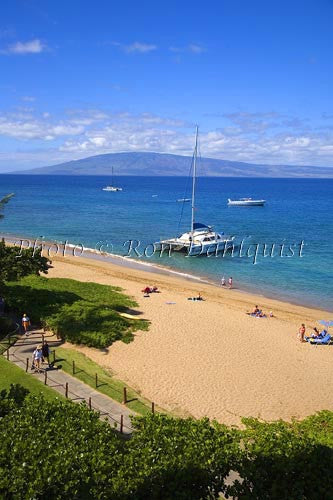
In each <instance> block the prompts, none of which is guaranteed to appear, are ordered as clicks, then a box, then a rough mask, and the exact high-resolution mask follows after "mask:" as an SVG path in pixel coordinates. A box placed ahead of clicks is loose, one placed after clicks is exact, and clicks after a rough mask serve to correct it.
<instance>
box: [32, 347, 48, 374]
mask: <svg viewBox="0 0 333 500" xmlns="http://www.w3.org/2000/svg"><path fill="white" fill-rule="evenodd" d="M42 363H47V364H48V366H50V347H49V344H48V343H47V340H45V341H44V342H43V344H39V345H38V346H37V347H36V349H35V350H34V352H33V353H32V365H31V369H32V370H35V373H40V372H41V368H42Z"/></svg>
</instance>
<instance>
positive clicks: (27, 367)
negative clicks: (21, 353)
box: [25, 358, 29, 372]
mask: <svg viewBox="0 0 333 500" xmlns="http://www.w3.org/2000/svg"><path fill="white" fill-rule="evenodd" d="M28 370H29V358H27V363H26V365H25V371H26V372H27V371H28Z"/></svg>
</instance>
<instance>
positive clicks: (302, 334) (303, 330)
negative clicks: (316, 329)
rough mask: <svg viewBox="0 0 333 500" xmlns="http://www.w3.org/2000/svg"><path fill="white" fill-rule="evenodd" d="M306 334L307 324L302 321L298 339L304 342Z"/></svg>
mask: <svg viewBox="0 0 333 500" xmlns="http://www.w3.org/2000/svg"><path fill="white" fill-rule="evenodd" d="M304 335H305V324H304V323H302V324H301V327H300V329H299V330H298V339H299V341H300V342H304Z"/></svg>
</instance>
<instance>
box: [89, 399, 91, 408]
mask: <svg viewBox="0 0 333 500" xmlns="http://www.w3.org/2000/svg"><path fill="white" fill-rule="evenodd" d="M89 410H91V398H89Z"/></svg>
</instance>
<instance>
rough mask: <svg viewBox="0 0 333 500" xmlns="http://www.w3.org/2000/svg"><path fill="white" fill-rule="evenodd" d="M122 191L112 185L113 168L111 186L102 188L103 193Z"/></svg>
mask: <svg viewBox="0 0 333 500" xmlns="http://www.w3.org/2000/svg"><path fill="white" fill-rule="evenodd" d="M122 190H123V188H121V187H117V186H114V185H113V167H112V175H111V186H105V187H103V191H122Z"/></svg>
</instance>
